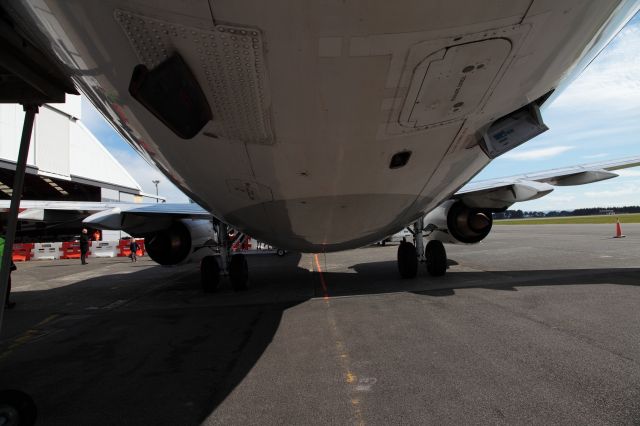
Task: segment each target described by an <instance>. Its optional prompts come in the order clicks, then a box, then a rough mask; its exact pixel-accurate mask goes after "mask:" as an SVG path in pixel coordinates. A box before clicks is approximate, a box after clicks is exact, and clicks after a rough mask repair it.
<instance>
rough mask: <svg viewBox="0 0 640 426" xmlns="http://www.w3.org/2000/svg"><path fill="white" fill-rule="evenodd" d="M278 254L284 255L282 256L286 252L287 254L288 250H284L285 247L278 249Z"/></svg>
mask: <svg viewBox="0 0 640 426" xmlns="http://www.w3.org/2000/svg"><path fill="white" fill-rule="evenodd" d="M276 254H277V255H278V256H280V257H282V256H284V255H285V254H287V251H286V250H283V249H278V250H277V251H276Z"/></svg>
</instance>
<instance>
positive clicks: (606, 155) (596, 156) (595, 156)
mask: <svg viewBox="0 0 640 426" xmlns="http://www.w3.org/2000/svg"><path fill="white" fill-rule="evenodd" d="M608 156H609V154H607V153H604V152H603V153H602V154H592V155H583V156H582V158H588V159H594V158H603V157H608Z"/></svg>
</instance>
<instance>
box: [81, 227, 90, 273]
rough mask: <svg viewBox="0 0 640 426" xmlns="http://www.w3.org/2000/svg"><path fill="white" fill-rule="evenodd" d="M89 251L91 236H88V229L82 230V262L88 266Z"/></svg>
mask: <svg viewBox="0 0 640 426" xmlns="http://www.w3.org/2000/svg"><path fill="white" fill-rule="evenodd" d="M88 251H89V235H88V234H87V228H84V229H83V230H82V234H80V261H81V262H82V264H83V265H86V264H87V252H88Z"/></svg>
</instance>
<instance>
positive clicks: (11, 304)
mask: <svg viewBox="0 0 640 426" xmlns="http://www.w3.org/2000/svg"><path fill="white" fill-rule="evenodd" d="M0 231H2V230H1V229H0ZM3 255H4V236H2V235H0V268H2V263H1V262H2V256H3ZM16 269H18V268H16V265H15V264H14V263H13V260H12V261H11V269H9V278H8V279H7V296H6V298H5V301H4V303H5V306H6V307H7V309H11V308H13V307H14V306H16V302H11V300H10V297H11V271H15V270H16Z"/></svg>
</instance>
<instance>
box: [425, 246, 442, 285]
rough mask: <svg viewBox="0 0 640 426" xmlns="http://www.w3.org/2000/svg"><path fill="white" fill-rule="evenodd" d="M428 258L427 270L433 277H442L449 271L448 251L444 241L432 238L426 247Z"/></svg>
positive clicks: (426, 256)
mask: <svg viewBox="0 0 640 426" xmlns="http://www.w3.org/2000/svg"><path fill="white" fill-rule="evenodd" d="M424 257H425V258H426V259H427V272H429V275H431V276H432V277H440V276H442V275H444V273H445V272H446V271H447V251H446V250H445V248H444V245H443V244H442V241H438V240H431V241H429V242H428V243H427V247H426V248H425V249H424Z"/></svg>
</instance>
